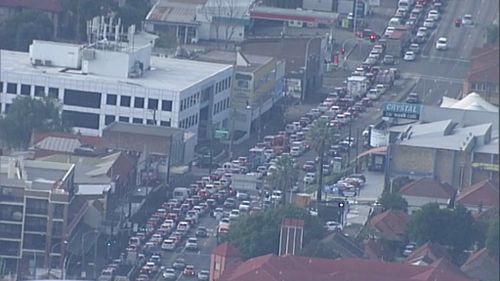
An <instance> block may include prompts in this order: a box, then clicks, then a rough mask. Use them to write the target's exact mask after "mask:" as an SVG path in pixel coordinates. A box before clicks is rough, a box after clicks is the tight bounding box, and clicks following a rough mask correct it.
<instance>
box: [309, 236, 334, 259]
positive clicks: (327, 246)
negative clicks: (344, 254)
mask: <svg viewBox="0 0 500 281" xmlns="http://www.w3.org/2000/svg"><path fill="white" fill-rule="evenodd" d="M300 254H301V255H302V256H306V257H315V258H323V259H336V258H339V257H340V255H339V254H338V253H337V252H336V250H335V247H334V246H333V245H332V243H328V242H323V241H321V240H313V241H311V242H310V243H309V244H308V245H307V247H305V248H303V249H302V252H301V253H300Z"/></svg>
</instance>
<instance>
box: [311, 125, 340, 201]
mask: <svg viewBox="0 0 500 281" xmlns="http://www.w3.org/2000/svg"><path fill="white" fill-rule="evenodd" d="M308 139H309V142H310V144H311V146H312V147H313V148H314V150H315V151H316V153H317V154H318V156H319V177H318V191H317V194H316V200H317V201H318V202H319V201H321V193H322V190H323V187H322V186H323V164H324V161H325V153H326V149H327V148H328V147H330V146H331V145H333V144H335V128H334V127H333V126H330V123H329V122H328V121H327V120H324V119H318V120H317V121H316V122H315V123H314V126H313V127H312V128H311V130H309V134H308Z"/></svg>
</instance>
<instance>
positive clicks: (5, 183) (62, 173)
mask: <svg viewBox="0 0 500 281" xmlns="http://www.w3.org/2000/svg"><path fill="white" fill-rule="evenodd" d="M74 170H75V166H74V164H68V163H52V162H45V161H36V160H22V159H18V158H13V157H0V261H1V265H2V272H0V274H1V275H8V274H14V275H15V274H16V273H17V274H19V275H20V276H25V275H28V274H29V275H31V276H38V275H39V274H40V273H41V272H40V271H42V272H43V270H42V269H48V268H53V269H56V268H58V269H61V268H63V260H64V256H65V255H66V251H67V250H68V247H69V246H71V245H72V244H74V243H75V242H74V241H72V240H74V239H72V238H73V235H74V233H75V232H76V231H75V229H76V226H77V225H78V223H79V221H80V220H81V218H82V217H83V215H84V213H85V210H86V207H87V206H86V205H85V204H77V202H74V201H73V198H74V185H73V181H74ZM78 242H79V241H78ZM37 269H38V274H37Z"/></svg>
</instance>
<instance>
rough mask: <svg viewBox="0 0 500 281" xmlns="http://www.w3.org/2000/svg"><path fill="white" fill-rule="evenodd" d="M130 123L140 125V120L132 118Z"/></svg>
mask: <svg viewBox="0 0 500 281" xmlns="http://www.w3.org/2000/svg"><path fill="white" fill-rule="evenodd" d="M132 123H135V124H142V118H133V119H132Z"/></svg>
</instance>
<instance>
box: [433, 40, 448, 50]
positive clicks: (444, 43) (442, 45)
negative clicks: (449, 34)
mask: <svg viewBox="0 0 500 281" xmlns="http://www.w3.org/2000/svg"><path fill="white" fill-rule="evenodd" d="M446 49H448V39H446V37H441V38H439V39H438V40H437V42H436V50H443V51H444V50H446Z"/></svg>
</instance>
